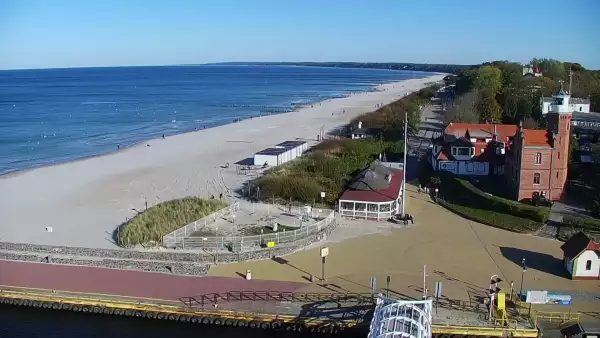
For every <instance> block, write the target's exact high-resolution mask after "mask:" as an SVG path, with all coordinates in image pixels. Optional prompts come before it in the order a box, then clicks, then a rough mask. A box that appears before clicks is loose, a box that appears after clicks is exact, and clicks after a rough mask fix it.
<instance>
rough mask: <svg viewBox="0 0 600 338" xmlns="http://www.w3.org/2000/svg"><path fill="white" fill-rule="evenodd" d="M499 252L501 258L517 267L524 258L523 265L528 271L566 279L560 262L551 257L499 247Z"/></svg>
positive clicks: (565, 273)
mask: <svg viewBox="0 0 600 338" xmlns="http://www.w3.org/2000/svg"><path fill="white" fill-rule="evenodd" d="M500 252H501V253H502V256H504V257H505V258H506V259H508V260H509V261H511V262H513V263H515V264H517V265H518V266H521V262H522V260H523V258H525V265H526V266H527V268H528V269H534V270H538V271H541V272H545V273H549V274H552V275H555V276H558V277H563V278H568V276H567V272H566V270H565V268H564V267H563V262H562V260H560V259H558V258H556V257H554V256H552V255H549V254H544V253H539V252H534V251H529V250H523V249H518V248H508V247H500Z"/></svg>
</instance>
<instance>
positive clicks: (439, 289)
mask: <svg viewBox="0 0 600 338" xmlns="http://www.w3.org/2000/svg"><path fill="white" fill-rule="evenodd" d="M440 297H442V282H440V281H437V282H435V313H436V314H437V312H438V311H437V309H438V302H439V299H440Z"/></svg>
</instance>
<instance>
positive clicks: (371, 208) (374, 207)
mask: <svg viewBox="0 0 600 338" xmlns="http://www.w3.org/2000/svg"><path fill="white" fill-rule="evenodd" d="M367 208H368V210H367V211H368V212H377V211H378V208H377V204H373V203H369V204H367Z"/></svg>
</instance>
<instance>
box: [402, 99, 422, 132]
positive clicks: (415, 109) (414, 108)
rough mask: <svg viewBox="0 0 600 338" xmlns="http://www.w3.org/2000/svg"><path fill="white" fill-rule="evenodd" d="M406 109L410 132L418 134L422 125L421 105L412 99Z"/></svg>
mask: <svg viewBox="0 0 600 338" xmlns="http://www.w3.org/2000/svg"><path fill="white" fill-rule="evenodd" d="M405 109H406V113H407V116H408V134H409V135H412V136H414V135H417V134H418V133H419V127H420V126H421V107H420V106H419V104H418V103H417V102H415V101H413V100H410V101H408V102H407V104H406V106H405ZM403 120H404V119H403Z"/></svg>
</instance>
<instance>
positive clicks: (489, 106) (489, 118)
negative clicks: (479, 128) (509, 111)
mask: <svg viewBox="0 0 600 338" xmlns="http://www.w3.org/2000/svg"><path fill="white" fill-rule="evenodd" d="M477 111H478V112H479V122H481V123H498V122H501V121H502V107H500V105H499V104H498V102H497V101H496V97H495V96H494V94H493V92H491V91H489V90H486V91H483V92H482V93H481V96H480V98H479V101H478V103H477Z"/></svg>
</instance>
